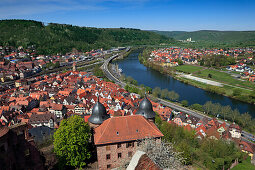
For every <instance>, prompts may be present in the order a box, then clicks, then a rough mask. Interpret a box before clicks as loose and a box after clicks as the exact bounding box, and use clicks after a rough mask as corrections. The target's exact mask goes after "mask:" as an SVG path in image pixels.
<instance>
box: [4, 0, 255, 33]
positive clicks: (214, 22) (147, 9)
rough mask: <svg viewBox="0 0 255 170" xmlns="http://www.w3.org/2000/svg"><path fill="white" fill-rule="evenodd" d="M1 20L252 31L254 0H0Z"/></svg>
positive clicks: (167, 28)
mask: <svg viewBox="0 0 255 170" xmlns="http://www.w3.org/2000/svg"><path fill="white" fill-rule="evenodd" d="M0 19H31V20H37V21H43V22H46V23H50V22H54V23H61V24H72V25H78V26H90V27H100V28H119V27H128V28H139V29H143V30H164V31H196V30H255V0H23V1H21V0H0Z"/></svg>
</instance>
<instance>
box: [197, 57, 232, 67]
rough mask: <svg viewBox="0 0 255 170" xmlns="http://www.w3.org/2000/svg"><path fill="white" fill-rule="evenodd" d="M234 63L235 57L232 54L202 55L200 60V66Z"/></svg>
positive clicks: (218, 65)
mask: <svg viewBox="0 0 255 170" xmlns="http://www.w3.org/2000/svg"><path fill="white" fill-rule="evenodd" d="M231 64H235V58H234V57H233V56H225V55H209V56H203V59H202V60H201V61H200V65H201V66H207V67H221V66H228V65H231Z"/></svg>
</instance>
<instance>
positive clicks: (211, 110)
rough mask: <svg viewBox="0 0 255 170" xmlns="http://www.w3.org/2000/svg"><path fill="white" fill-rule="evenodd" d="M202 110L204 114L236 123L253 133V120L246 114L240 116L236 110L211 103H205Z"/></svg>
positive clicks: (254, 130)
mask: <svg viewBox="0 0 255 170" xmlns="http://www.w3.org/2000/svg"><path fill="white" fill-rule="evenodd" d="M202 108H203V111H204V112H205V113H206V114H209V115H213V116H217V117H221V118H223V119H224V120H229V121H232V122H236V123H237V124H239V125H240V126H241V127H242V128H244V129H246V130H248V131H249V132H252V133H255V119H253V118H252V117H251V115H250V114H249V113H248V112H246V113H243V114H240V112H239V111H238V110H237V109H234V110H233V109H231V107H230V106H222V105H220V104H219V103H212V102H211V101H208V102H206V103H205V104H204V105H203V107H202Z"/></svg>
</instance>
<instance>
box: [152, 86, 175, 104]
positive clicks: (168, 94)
mask: <svg viewBox="0 0 255 170" xmlns="http://www.w3.org/2000/svg"><path fill="white" fill-rule="evenodd" d="M152 95H153V96H154V97H159V98H162V99H169V100H172V101H178V100H179V98H180V95H179V94H178V93H176V92H175V91H173V90H172V91H168V89H160V87H155V88H154V89H153V90H152Z"/></svg>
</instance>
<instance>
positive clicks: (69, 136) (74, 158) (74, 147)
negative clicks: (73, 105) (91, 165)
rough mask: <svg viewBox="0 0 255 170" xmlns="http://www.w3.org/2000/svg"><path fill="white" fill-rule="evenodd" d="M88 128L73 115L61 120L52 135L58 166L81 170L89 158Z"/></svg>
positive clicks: (89, 135) (80, 119)
mask: <svg viewBox="0 0 255 170" xmlns="http://www.w3.org/2000/svg"><path fill="white" fill-rule="evenodd" d="M90 137H91V134H90V127H89V125H88V124H87V123H85V122H84V120H83V119H82V118H81V117H79V116H77V115H75V116H71V117H69V118H68V119H63V120H62V121H61V123H60V126H59V128H58V130H57V131H56V132H55V133H54V152H55V153H56V155H57V157H58V158H59V161H60V164H63V165H70V166H74V167H78V168H81V167H83V166H85V165H86V160H88V159H89V158H90V157H91V153H90V151H89V139H90Z"/></svg>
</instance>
